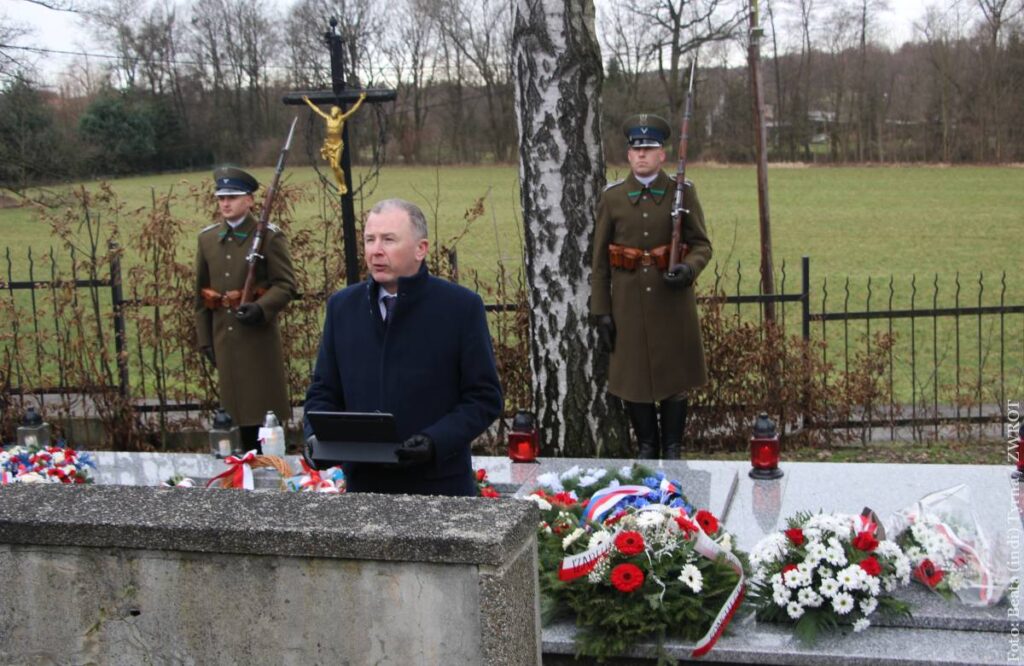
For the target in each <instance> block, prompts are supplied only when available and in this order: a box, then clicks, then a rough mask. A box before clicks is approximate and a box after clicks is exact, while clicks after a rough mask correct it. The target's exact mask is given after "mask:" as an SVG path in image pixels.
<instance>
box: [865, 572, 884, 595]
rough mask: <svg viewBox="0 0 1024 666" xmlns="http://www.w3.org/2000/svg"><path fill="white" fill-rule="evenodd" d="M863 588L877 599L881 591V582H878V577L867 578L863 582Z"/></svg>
mask: <svg viewBox="0 0 1024 666" xmlns="http://www.w3.org/2000/svg"><path fill="white" fill-rule="evenodd" d="M864 587H865V588H866V589H867V591H868V592H869V593H870V594H871V596H873V597H877V596H878V594H879V592H881V591H882V582H881V581H880V580H878V576H868V579H867V580H866V581H865V582H864Z"/></svg>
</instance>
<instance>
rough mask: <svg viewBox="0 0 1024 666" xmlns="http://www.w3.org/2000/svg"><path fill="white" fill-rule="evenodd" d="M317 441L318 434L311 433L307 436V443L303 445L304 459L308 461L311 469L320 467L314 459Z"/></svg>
mask: <svg viewBox="0 0 1024 666" xmlns="http://www.w3.org/2000/svg"><path fill="white" fill-rule="evenodd" d="M316 443H317V442H316V435H310V436H309V437H307V438H306V443H305V444H304V445H303V447H302V459H303V460H305V461H306V464H307V465H309V467H310V469H320V468H319V467H317V466H316V462H315V461H314V460H313V446H314V445H315V444H316Z"/></svg>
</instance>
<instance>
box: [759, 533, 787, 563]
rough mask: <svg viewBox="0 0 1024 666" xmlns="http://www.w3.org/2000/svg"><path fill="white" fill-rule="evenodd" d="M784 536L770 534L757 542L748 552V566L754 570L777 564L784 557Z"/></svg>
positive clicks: (781, 534) (785, 542) (785, 541)
mask: <svg viewBox="0 0 1024 666" xmlns="http://www.w3.org/2000/svg"><path fill="white" fill-rule="evenodd" d="M787 543H788V541H787V540H786V535H785V534H783V533H782V532H772V533H771V534H769V535H767V536H765V537H764V538H763V539H761V540H760V541H758V542H757V544H756V545H755V546H754V548H753V550H751V551H750V565H751V566H752V567H754V568H755V569H756V568H758V567H761V566H764V565H766V564H770V563H772V562H778V561H779V560H781V559H782V558H783V557H784V556H785V555H786V549H787V548H786V544H787Z"/></svg>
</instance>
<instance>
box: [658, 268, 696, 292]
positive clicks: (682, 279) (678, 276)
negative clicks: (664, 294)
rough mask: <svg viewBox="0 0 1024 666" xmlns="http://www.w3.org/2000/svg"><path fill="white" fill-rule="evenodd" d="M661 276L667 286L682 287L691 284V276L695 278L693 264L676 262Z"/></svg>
mask: <svg viewBox="0 0 1024 666" xmlns="http://www.w3.org/2000/svg"><path fill="white" fill-rule="evenodd" d="M663 277H664V279H665V283H666V284H668V286H670V287H677V288H679V289H682V288H684V287H689V286H690V285H691V284H693V278H695V277H696V275H694V273H693V266H691V265H690V264H676V265H675V266H673V267H672V268H671V269H670V270H668V271H666V272H665V275H664V276H663Z"/></svg>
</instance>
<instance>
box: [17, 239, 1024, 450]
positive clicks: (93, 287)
mask: <svg viewBox="0 0 1024 666" xmlns="http://www.w3.org/2000/svg"><path fill="white" fill-rule="evenodd" d="M109 249H111V250H116V246H112V247H111V248H109ZM74 255H75V253H74V251H73V250H72V252H71V265H72V271H71V277H70V278H65V277H62V275H61V274H60V272H59V271H58V270H57V268H56V266H57V261H56V257H55V256H54V252H53V251H52V250H51V251H50V252H49V254H48V255H47V256H46V257H45V262H42V263H45V264H47V265H48V266H49V268H48V270H47V271H46V273H48V275H46V276H42V277H43V278H44V279H40V277H41V276H39V275H37V272H39V270H38V266H37V263H40V260H39V258H37V257H34V256H33V254H32V251H31V250H29V251H28V253H27V264H25V263H24V262H21V263H22V264H23V265H25V272H27V277H28V279H27V280H15V279H14V268H13V266H14V261H13V258H12V254H11V250H10V248H7V250H6V253H5V259H6V278H7V279H6V280H5V281H3V283H2V284H0V289H2V291H3V292H6V295H7V299H8V301H9V306H10V307H9V309H8V312H10V313H20V314H19V315H18V316H13V317H10V319H11V321H9V322H7V324H6V325H3V324H0V335H2V338H0V339H2V340H3V341H4V342H3V344H4V345H5V346H7V347H8V351H7V353H5V358H7V366H8V367H6V368H5V367H0V373H2V374H3V375H4V377H0V389H3V390H4V391H6V392H7V393H8V394H9V395H37V396H44V395H68V394H76V393H81V394H87V393H90V392H95V391H98V390H114V389H116V391H117V392H118V393H119V394H120V395H121V396H123V397H125V398H129V399H130V401H131V408H132V410H134V411H135V412H138V413H158V414H161V415H162V414H163V413H166V412H185V413H186V415H187V413H188V412H192V411H199V410H208V409H209V408H210V407H211V404H210V399H209V397H208V396H207V395H204V394H203V393H202V390H200V389H197V390H195V391H193V392H191V393H189V392H188V391H186V393H185V397H184V398H183V399H176V400H167V399H165V398H164V396H166V394H167V392H166V391H165V390H163V389H164V387H161V386H159V383H160V382H161V381H163V378H162V377H161V376H160V375H161V372H160V371H159V370H160V369H161V368H166V367H168V366H167V364H168V363H173V362H178V363H181V362H184V359H185V358H186V357H187V356H189V355H190V354H191V355H194V350H192V349H190V348H189V344H188V343H187V340H185V339H184V338H182V337H180V336H179V337H178V338H177V339H176V340H167V341H166V342H165V343H161V345H160V346H158V348H156V349H155V350H150V352H149V353H151V354H153V355H155V356H158V357H159V358H158V360H157V362H155V363H154V362H149V361H147V360H146V359H143V358H142V354H143V350H142V343H141V341H140V337H139V336H140V333H139V331H138V330H137V329H138V326H136V327H135V328H136V330H135V339H134V342H135V345H134V348H133V345H132V344H130V340H129V332H128V328H129V326H128V324H129V318H128V317H127V316H126V314H127V313H128V312H129V311H135V312H137V311H138V310H140V309H144V308H149V309H150V310H151V311H152V312H151V316H148V317H147V319H146V321H147V324H146V325H147V326H148V327H150V328H154V329H155V330H151V331H149V333H150V334H153V335H155V336H156V338H157V339H159V338H160V336H161V328H160V326H161V321H162V318H165V317H167V316H170V314H171V313H170V312H169V310H170V309H171V308H173V307H174V306H173V305H172V306H169V305H167V304H164V305H160V304H159V299H157V302H156V303H152V302H150V301H149V300H147V299H144V298H142V297H141V296H140V295H139V294H138V293H135V292H133V293H132V294H131V297H130V298H126V297H125V287H126V285H125V282H124V279H123V278H122V266H121V260H120V253H118V252H116V251H113V252H110V253H109V256H110V257H111V258H110V261H109V265H108V266H106V267H105V269H106V270H105V271H104V272H105V275H101V274H99V273H98V270H97V267H96V266H92V267H91V269H90V270H89V271H87V272H88V273H89V275H88V276H87V277H81V276H80V270H81V269H80V267H79V262H78V260H77V257H75V256H74ZM712 275H713V278H714V282H713V285H712V293H713V294H724V296H713V297H709V296H703V297H701V299H700V300H701V301H705V302H706V301H708V300H710V299H711V298H714V299H715V300H717V301H719V302H721V303H723V304H724V305H725V306H726V307H728V308H735V316H736V317H738V318H748V319H756V320H757V321H758V322H761V321H762V318H763V312H764V308H763V305H764V304H766V303H769V302H771V303H776V304H779V306H780V307H778V308H776V312H777V316H778V320H777V321H778V324H779V326H780V327H781V328H782V330H783V331H784V332H785V333H786V334H790V333H791V334H792V335H799V336H800V338H802V339H803V340H805V341H811V340H812V337H814V338H817V339H820V340H824V341H826V342H827V343H828V344H825V345H822V346H821V354H822V361H823V362H825V363H831V364H832V366H833V367H835V368H837V369H842V370H849V368H850V367H851V363H852V361H851V355H854V356H856V355H857V354H870V353H871V352H872V350H873V345H875V344H876V338H875V336H876V334H878V333H882V334H885V335H887V336H889V337H890V339H891V340H896V342H895V343H894V344H891V345H890V346H889V347H888V349H887V351H886V368H885V377H884V381H885V382H886V383H887V388H888V391H887V395H888V396H890V399H889V400H888V404H887V405H866V406H864V408H863V409H861V410H859V411H858V412H857V414H858V417H857V418H854V419H847V420H844V421H842V422H828V423H820V422H818V423H815V422H807V423H805V425H806V426H808V427H831V428H837V427H838V428H846V429H850V430H860V431H862V433H864V436H865V437H866V438H870V437H872V434H871V430H872V429H888V432H889V437H890V438H894V437H895V435H896V429H897V428H902V427H909V428H911V430H912V433H913V436H914V437H917V436H919V435H922V434H924V433H925V430H924V429H925V428H928V427H930V428H931V432H932V434H933V435H934V436H935V437H938V436H939V435H940V427H941V426H947V425H952V426H955V428H956V432H957V434H959V433H960V432H961V431H962V430H963V429H964V428H968V427H971V426H973V425H981V424H993V423H999V422H1005V419H1006V417H1007V398H1008V396H1009V397H1011V398H1012V397H1013V396H1015V395H1016V396H1018V397H1019V395H1020V392H1021V389H1022V386H1024V378H1022V377H1021V376H1020V375H1021V372H1020V369H1021V368H1022V367H1024V322H1021V321H1014V320H1012V319H1010V318H1011V317H1013V316H1015V315H1019V314H1024V305H1015V304H1008V303H1007V299H1006V294H1007V289H1008V288H1007V280H1006V275H1005V273H1004V274H1003V275H1002V276H1001V277H1000V279H999V281H998V296H997V297H996V298H995V301H994V302H987V301H986V287H987V285H986V282H985V279H984V277H983V276H979V278H978V280H977V290H976V292H975V293H973V294H971V296H970V297H968V296H967V295H965V294H964V291H965V290H964V288H963V285H962V283H961V280H960V277H959V276H957V277H956V278H955V282H954V288H953V290H952V293H951V299H952V302H951V303H949V304H940V300H941V299H940V295H944V292H941V290H940V283H939V280H938V277H936V278H935V279H934V280H933V281H932V284H931V286H930V287H929V288H926V289H925V290H921V289H919V287H918V281H917V277H916V276H912V278H911V281H910V289H909V295H907V294H901V293H900V292H899V290H898V289H897V287H896V283H895V280H894V279H893V278H890V279H889V280H888V282H887V284H886V285H885V286H884V287H883V288H882V289H881V290H879V288H878V286H877V282H876V281H874V280H872V279H871V278H869V279H868V280H867V282H866V285H865V287H864V288H858V287H857V286H856V285H853V284H852V283H851V281H850V280H849V279H845V280H844V281H843V282H842V287H841V296H840V297H838V298H837V297H836V296H835V295H834V294H833V293H832V292H833V291H834V290H835V287H834V283H833V284H830V282H829V280H828V279H827V278H826V279H825V280H823V281H822V284H821V289H820V291H819V292H813V293H812V285H811V272H810V259H809V258H808V257H804V258H803V259H802V261H801V264H800V275H799V285H798V290H797V291H789V292H787V289H788V288H789V285H787V281H788V282H789V283H790V284H792V282H793V279H792V278H791V277H790V276H789V275H788V272H787V266H786V264H785V262H783V263H782V264H781V266H780V269H779V275H778V279H777V284H778V285H779V293H776V294H771V295H768V294H763V293H760V291H759V290H758V291H757V293H744V289H745V284H744V274H743V267H742V265H741V264H739V263H737V264H736V266H735V269H734V271H732V272H731V273H730V274H728V275H726V274H723V273H721V272H720V269H719V267H718V266H717V265H716V266H715V267H714V268H713V270H712ZM759 282H760V280H756V283H759ZM705 283H706V281H705ZM727 283H728V284H727ZM132 287H133V285H128V289H129V291H131V290H132ZM65 289H73V290H74V291H75V295H74V296H73V298H78V296H77V292H78V291H79V290H85V291H86V293H87V294H88V298H90V299H91V300H92V304H91V306H92V309H93V310H94V311H95V312H96V313H97V322H101V321H106V320H107V319H109V327H103V328H102V329H100V330H102V331H106V330H107V329H108V328H109V329H110V330H112V331H113V339H112V343H113V349H112V352H113V353H112V354H111V355H110V357H111V358H112V359H113V362H112V363H111V364H110V366H111V367H110V368H109V369H107V370H106V371H105V372H104V373H102V374H103V376H104V381H103V382H101V383H99V384H96V383H93V384H92V385H90V386H83V385H75V383H74V382H73V381H71V380H69V378H68V377H67V376H66V375H65V372H64V365H65V361H66V359H64V358H61V354H63V353H65V352H64V351H63V350H66V349H68V348H70V347H72V346H69V345H67V344H64V345H61V344H57V345H48V344H47V343H46V342H45V340H46V339H47V336H50V337H52V338H55V339H58V340H60V339H63V340H65V341H67V338H68V336H70V335H73V332H72V331H68V330H62V329H61V324H60V321H61V320H60V319H59V318H53V319H52V321H53V323H52V325H51V329H52V330H46V329H47V323H46V321H45V319H46V316H45V314H44V312H43V308H41V307H40V305H39V301H40V300H41V297H42V295H48V296H49V299H48V300H49V301H50V302H51V303H53V304H54V307H57V303H59V301H60V299H59V298H58V295H57V292H58V291H60V290H65ZM727 291H730V292H732V293H725V292H727ZM925 291H927V292H928V293H924V292H925ZM19 294H24V295H23V296H19ZM819 294H820V304H821V305H820V310H819V311H817V312H812V308H811V305H812V296H814V297H817V296H818V295H819ZM326 296H327V294H312V293H311V294H309V295H307V298H310V299H313V300H317V299H319V300H323V299H325V298H326ZM839 298H841V305H840V306H839V307H835V306H834V305H833V302H834V301H836V300H838V299H839ZM861 299H862V301H863V303H864V306H863V307H852V306H851V303H855V302H858V301H860V300H861ZM879 299H882V300H883V301H884V303H885V307H884V308H874V307H873V303H875V302H877V300H879ZM815 300H817V298H815ZM987 300H988V301H992V300H993V298H992V296H991V295H989V296H988V298H987ZM922 301H925V302H926V303H927V305H929V306H930V307H921V306H920V304H921V302H922ZM177 307H179V308H180V307H185V308H188V309H189V311H190V309H191V303H179V304H177ZM516 308H517V304H515V303H495V304H489V305H487V306H486V309H487V311H488V312H489V313H491V314H496V313H502V312H509V311H514V310H515V309H516ZM830 308H832V309H830ZM794 309H796V310H797V312H796V313H793V312H792V310H794ZM101 310H102V311H103V312H104V313H105V314H104V316H99V313H100V311H101ZM179 314H180V313H179ZM795 326H798V329H797V330H793V331H790V330H789V329H793V328H794V327H795ZM787 327H788V328H787ZM103 335H105V333H103ZM108 342H109V341H108V340H106V339H103V340H101V345H106V344H108ZM11 349H13V350H15V352H14V354H12V353H11V352H10V350H11ZM836 350H838V352H837V351H836ZM836 354H838V355H839V357H838V358H837V357H836V356H835V355H836ZM830 355H831V356H830ZM12 356H14V357H16V358H12ZM26 356H31V358H27V357H26ZM0 360H2V359H0ZM310 363H311V361H310ZM47 364H52V365H55V366H56V374H55V375H54V373H52V372H51V373H49V376H55V377H56V380H57V382H56V384H55V385H47V386H40V385H36V386H33V385H29V383H28V382H26V381H25V380H26V377H25V375H27V374H33V375H34V376H36V377H43V376H44V375H46V374H47V373H45V372H44V366H45V365H47ZM29 367H31V368H32V369H33V370H34V372H32V373H29V372H27V371H26V369H27V368H29ZM147 367H149V368H151V370H148V371H147V370H146V368H147ZM131 368H136V370H135V373H136V375H137V378H136V379H135V382H134V385H133V383H132V381H131V380H132V376H131V371H130V370H131ZM152 368H156V369H157V370H156V371H155V372H154V371H153V370H152ZM202 372H203V373H206V374H205V377H206V380H207V381H206V383H205V384H204V386H206V387H209V386H210V385H212V384H211V380H210V374H209V373H210V372H211V370H210V369H209V368H206V367H205V366H203V368H202ZM153 375H156V376H153ZM820 380H821V381H830V378H829V377H822V378H820ZM153 386H155V387H156V390H155V394H156V396H157V397H156V398H155V399H154V398H151V397H147V395H148V394H149V391H150V389H149V388H148V387H153ZM160 418H163V417H162V416H161V417H160Z"/></svg>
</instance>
